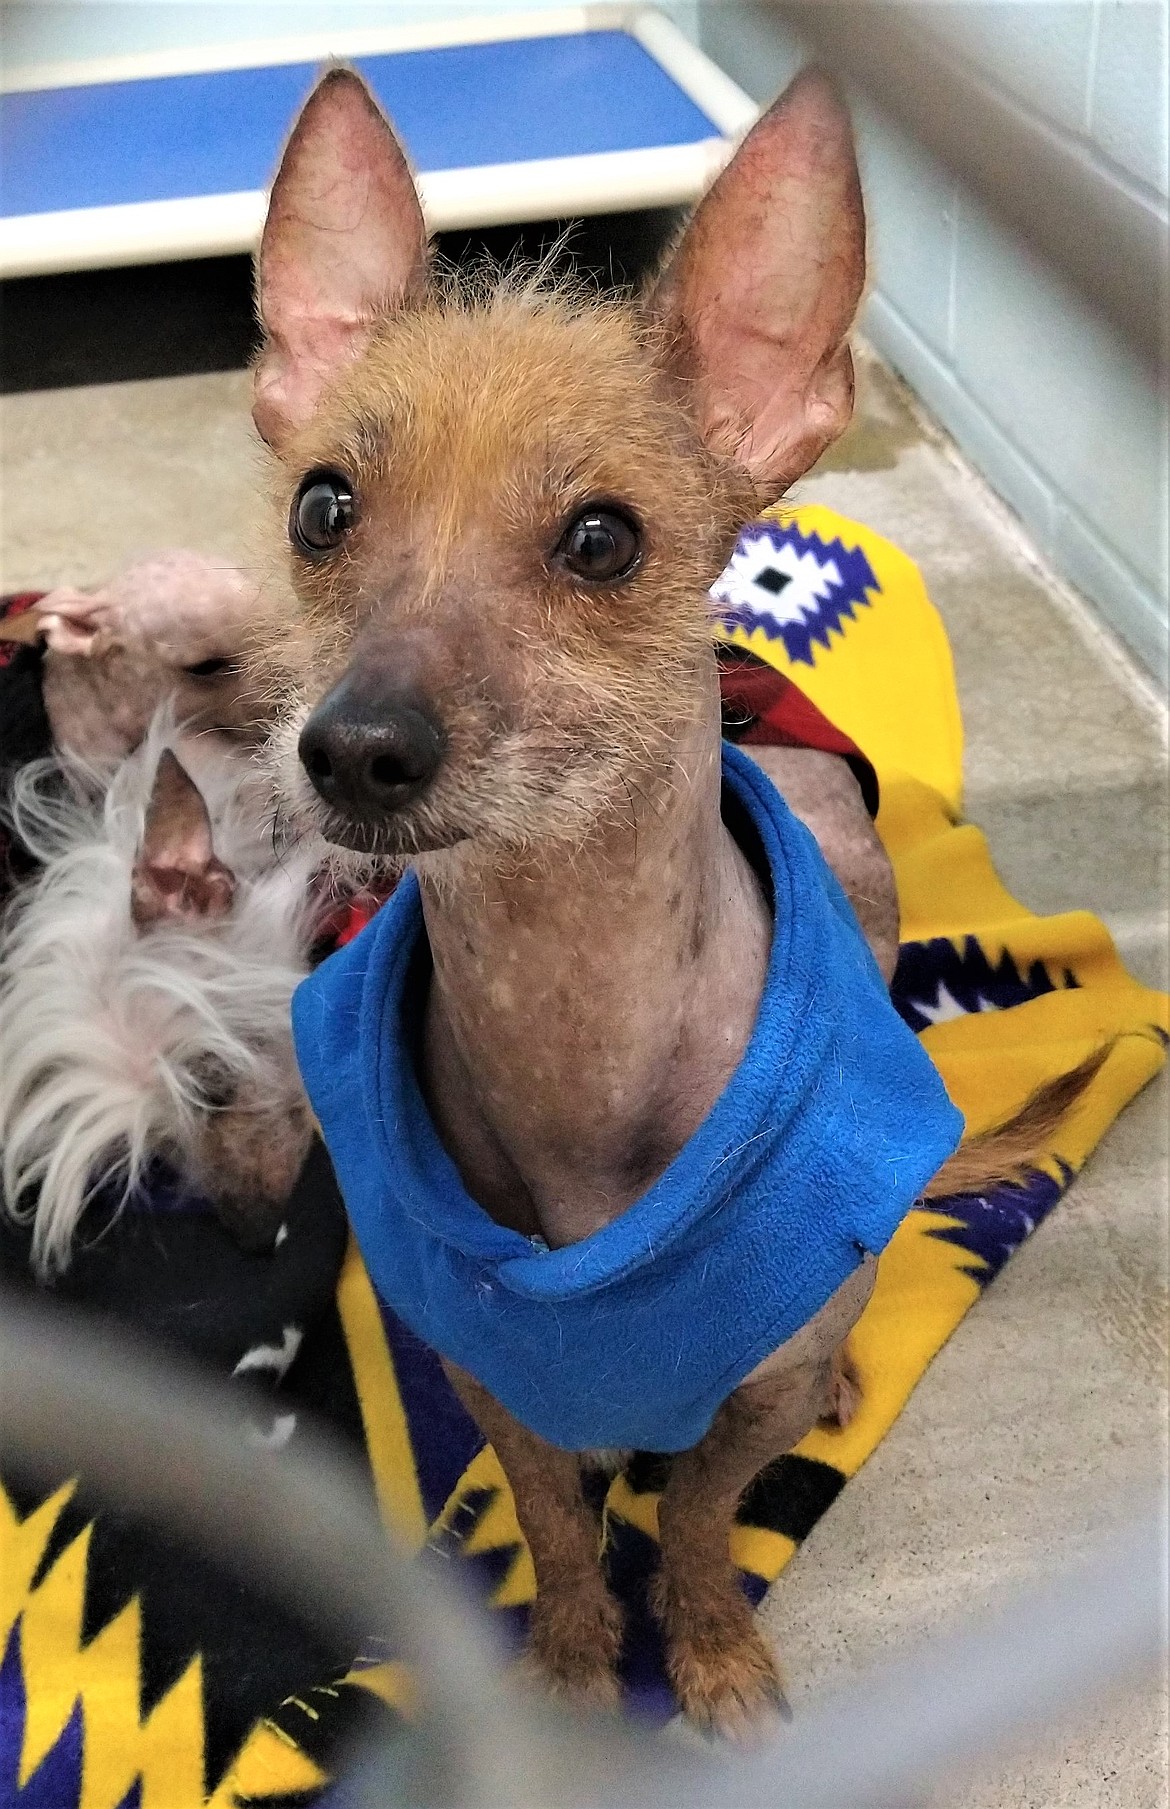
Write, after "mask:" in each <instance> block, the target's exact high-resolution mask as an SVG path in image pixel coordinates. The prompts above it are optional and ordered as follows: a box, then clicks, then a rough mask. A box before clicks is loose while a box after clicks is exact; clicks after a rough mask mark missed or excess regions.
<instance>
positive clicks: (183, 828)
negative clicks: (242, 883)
mask: <svg viewBox="0 0 1170 1809" xmlns="http://www.w3.org/2000/svg"><path fill="white" fill-rule="evenodd" d="M235 890H236V878H235V874H234V873H233V872H232V871H231V868H230V867H225V866H224V864H223V862H222V861H221V860H219V859H217V857H216V853H215V848H214V845H213V843H212V834H211V818H210V816H209V815H208V812H207V805H206V804H205V803H204V801H203V794H202V792H201V791H200V790H199V787H198V786H197V785H196V783H195V781H194V779H192V778H191V776H190V774H189V773H188V772H187V769H186V768H185V767H184V766H182V765H181V764H180V762H179V761H178V760H177V759H176V758H175V755H174V754H172V752H171V750H170V748H164V749H163V752H162V754H161V755H160V756H159V762H158V767H157V768H156V770H155V775H154V785H153V787H152V789H151V793H150V802H149V803H148V804H147V807H146V823H145V825H144V828H143V832H142V841H141V844H140V845H139V849H138V852H137V854H136V855H135V857H134V869H133V872H132V874H131V879H130V915H131V917H132V918H133V920H134V925H135V928H136V929H140V930H145V929H149V928H150V927H151V926H152V925H153V924H156V923H162V922H171V923H195V922H208V921H211V920H214V919H216V918H223V917H226V916H227V914H228V912H229V911H230V910H231V908H232V899H233V898H234V897H235Z"/></svg>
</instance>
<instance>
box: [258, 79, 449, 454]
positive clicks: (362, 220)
mask: <svg viewBox="0 0 1170 1809" xmlns="http://www.w3.org/2000/svg"><path fill="white" fill-rule="evenodd" d="M426 272H427V235H426V226H425V223H424V221H423V215H422V208H421V207H420V206H419V200H418V192H417V190H416V188H415V184H414V177H413V176H412V175H411V172H410V166H409V164H408V163H407V161H406V158H405V156H404V154H403V151H402V148H401V146H400V145H399V143H398V140H397V139H396V138H395V136H394V133H393V131H392V130H391V128H390V125H389V123H388V121H387V119H386V117H385V115H384V114H383V112H382V111H381V108H380V107H379V106H378V103H377V101H376V100H375V99H374V97H373V95H372V94H371V93H370V91H369V89H368V88H367V87H366V85H365V83H364V82H363V81H362V79H361V77H360V76H359V75H356V74H354V72H353V71H352V70H349V69H332V70H330V71H329V73H328V74H327V75H326V76H324V77H322V79H321V81H320V82H319V83H318V84H317V86H316V88H315V89H314V90H313V92H312V94H311V95H310V96H309V98H308V100H307V101H306V102H305V105H304V108H303V110H302V112H301V115H300V118H299V119H298V120H297V123H296V125H295V126H294V127H293V131H292V136H291V138H290V139H289V141H288V145H287V147H286V149H285V153H284V157H283V158H282V160H281V165H280V169H279V171H278V173H277V177H276V181H275V183H274V185H273V189H272V195H271V199H270V200H269V204H268V219H267V221H266V223H265V227H264V235H263V238H262V239H261V242H260V252H259V256H258V259H257V277H256V288H257V306H258V310H259V314H260V324H261V326H262V327H263V329H264V346H263V349H262V350H261V353H260V357H259V359H258V361H257V365H256V388H255V397H254V401H253V407H252V416H253V419H254V420H255V422H256V426H257V428H258V430H259V432H260V434H261V437H262V438H263V439H265V440H267V441H268V443H269V444H270V445H272V446H279V445H280V444H281V442H282V441H283V440H285V439H287V438H288V436H289V435H290V434H293V433H295V432H296V431H297V430H298V428H301V427H303V426H304V425H305V423H306V422H307V421H308V420H310V419H311V417H312V415H313V413H314V411H315V409H316V407H317V403H318V400H319V399H320V396H321V392H322V390H323V389H324V388H325V387H326V385H327V384H328V383H329V381H330V379H331V378H332V377H333V376H334V374H335V373H336V371H337V370H338V368H339V367H340V366H341V365H343V364H345V363H346V362H347V360H349V359H351V358H353V357H355V356H356V355H357V354H358V353H359V352H360V351H361V350H362V348H363V346H364V345H365V343H366V341H367V339H368V338H369V333H370V328H371V326H372V324H373V322H374V321H375V320H376V319H377V317H378V315H379V314H381V313H383V312H384V311H385V310H386V309H387V308H392V307H397V306H399V305H400V304H401V303H402V302H403V301H406V300H409V299H410V297H412V296H413V295H416V294H418V293H419V292H420V291H421V290H422V288H423V286H424V284H425V282H426Z"/></svg>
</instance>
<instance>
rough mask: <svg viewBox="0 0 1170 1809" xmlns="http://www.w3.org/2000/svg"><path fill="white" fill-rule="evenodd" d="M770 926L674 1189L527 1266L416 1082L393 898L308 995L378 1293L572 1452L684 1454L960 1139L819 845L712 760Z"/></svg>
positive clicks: (771, 800) (728, 763)
mask: <svg viewBox="0 0 1170 1809" xmlns="http://www.w3.org/2000/svg"><path fill="white" fill-rule="evenodd" d="M723 770H724V788H725V798H726V799H729V800H731V801H732V803H733V805H738V807H739V808H740V809H741V810H742V811H744V812H746V813H747V816H748V817H749V818H750V820H751V824H752V826H753V828H754V830H755V832H756V834H757V835H758V837H759V841H760V845H761V847H762V849H763V854H764V857H765V859H766V861H767V867H768V871H769V873H770V876H771V882H772V890H773V895H774V900H775V927H774V933H773V941H772V950H771V955H770V959H769V964H768V971H767V978H766V983H765V987H764V993H763V997H762V999H761V1002H760V1007H759V1012H758V1016H757V1020H756V1024H755V1028H754V1030H753V1032H752V1036H751V1039H750V1041H749V1043H748V1047H747V1049H746V1051H745V1053H744V1056H743V1060H742V1061H741V1063H740V1065H739V1067H738V1068H737V1069H736V1072H735V1073H734V1075H733V1076H732V1078H731V1080H730V1082H729V1084H728V1086H727V1088H726V1090H725V1091H724V1093H723V1094H722V1095H721V1097H720V1098H719V1099H718V1100H717V1101H716V1103H715V1105H714V1107H713V1108H712V1110H711V1112H710V1113H709V1115H708V1116H707V1118H706V1119H705V1120H704V1121H703V1123H702V1124H701V1125H700V1126H699V1128H698V1130H697V1131H696V1132H695V1134H694V1136H693V1137H692V1138H691V1139H690V1141H689V1142H688V1143H687V1144H686V1146H685V1147H684V1148H683V1149H682V1150H681V1151H680V1152H679V1154H678V1156H677V1157H676V1158H675V1160H674V1161H673V1162H672V1163H671V1165H670V1167H669V1168H668V1169H667V1170H666V1171H665V1173H664V1174H663V1175H662V1176H660V1178H659V1179H658V1180H657V1181H656V1182H655V1183H654V1185H653V1186H652V1187H651V1188H650V1189H649V1190H648V1191H647V1192H646V1193H645V1194H644V1195H643V1196H642V1198H641V1199H640V1200H638V1201H637V1202H636V1203H635V1204H634V1205H633V1206H631V1207H630V1208H629V1210H628V1211H626V1212H624V1213H623V1214H622V1215H621V1216H620V1217H619V1218H617V1219H615V1220H614V1221H613V1223H612V1224H610V1225H607V1226H606V1227H605V1228H604V1229H603V1230H601V1231H599V1232H596V1233H595V1234H594V1235H593V1236H592V1237H589V1238H586V1239H585V1240H583V1241H582V1242H581V1243H577V1244H571V1245H568V1246H566V1247H565V1248H563V1249H560V1250H553V1251H538V1250H537V1249H535V1248H534V1246H533V1244H532V1242H531V1241H530V1240H529V1239H528V1238H526V1237H523V1236H522V1235H521V1234H520V1233H519V1232H516V1231H511V1230H508V1229H506V1228H505V1227H503V1226H500V1225H497V1224H496V1223H495V1222H494V1221H493V1220H492V1219H491V1218H489V1217H488V1215H487V1213H486V1212H484V1211H483V1209H482V1208H481V1207H480V1206H478V1205H477V1204H476V1203H475V1201H474V1200H472V1199H471V1198H470V1196H469V1195H468V1193H467V1191H466V1189H465V1188H464V1186H463V1184H462V1181H461V1179H460V1177H459V1174H458V1172H457V1170H456V1168H455V1166H454V1164H453V1163H452V1161H451V1159H450V1158H449V1156H448V1155H447V1153H446V1151H445V1150H444V1149H443V1147H442V1145H441V1143H440V1141H439V1138H438V1135H437V1133H436V1131H435V1128H434V1125H433V1123H432V1121H431V1117H430V1114H429V1112H428V1111H427V1108H426V1105H425V1103H424V1101H423V1098H422V1094H421V1091H420V1089H419V1085H418V1079H417V1074H416V1066H415V1053H414V1051H415V1047H416V1042H417V1035H418V1025H419V1022H420V1008H421V1003H422V1000H423V999H424V998H425V984H426V976H427V973H428V972H429V954H428V951H427V946H426V936H425V931H424V927H423V918H422V906H421V902H420V897H419V889H418V883H417V880H416V879H415V877H414V875H413V874H408V875H407V877H406V878H405V879H404V880H403V881H402V883H401V884H400V885H399V887H398V889H397V890H396V891H395V893H394V894H393V896H392V897H391V898H390V900H389V901H388V902H387V904H386V905H384V906H383V908H382V910H381V911H380V912H379V913H378V915H377V916H376V917H375V918H374V920H373V921H372V922H371V923H370V924H369V925H368V927H367V928H366V929H365V930H363V932H362V933H361V935H359V936H358V937H357V938H356V939H355V940H354V941H353V942H351V943H350V944H348V946H347V947H345V948H343V949H341V950H340V951H339V952H338V953H337V954H335V955H333V956H332V957H331V958H330V959H329V960H328V961H326V962H325V963H324V964H323V965H322V966H321V967H320V968H318V969H317V971H316V973H314V974H312V975H311V976H310V977H309V979H307V980H306V981H304V983H303V984H302V985H301V987H300V988H299V989H298V991H297V994H296V997H295V999H294V1005H293V1025H294V1031H295V1035H296V1044H297V1054H298V1058H299V1060H300V1064H301V1071H302V1074H303V1076H304V1079H305V1084H306V1087H307V1089H308V1092H309V1097H310V1099H311V1101H312V1103H313V1107H314V1109H315V1111H316V1113H317V1116H318V1119H319V1121H320V1124H321V1128H322V1130H323V1132H324V1136H325V1140H326V1143H327V1144H328V1146H329V1150H330V1154H331V1155H332V1157H333V1162H334V1167H335V1168H336V1171H337V1177H338V1180H339V1182H340V1185H341V1190H342V1193H343V1194H344V1196H345V1201H346V1205H347V1207H348V1209H349V1213H350V1217H351V1219H352V1221H353V1226H354V1230H355V1233H356V1235H357V1239H358V1243H359V1245H360V1247H361V1250H362V1254H363V1256H364V1258H365V1261H366V1265H367V1267H368V1269H369V1272H370V1275H371V1277H372V1279H373V1281H374V1284H375V1286H376V1288H377V1290H378V1292H379V1294H380V1295H381V1296H382V1298H383V1299H384V1300H385V1301H386V1302H387V1304H388V1305H389V1306H390V1307H391V1308H392V1309H393V1310H394V1312H395V1313H397V1314H398V1316H399V1317H400V1318H401V1319H403V1320H404V1321H405V1322H406V1324H407V1325H408V1326H410V1328H411V1329H412V1330H413V1331H414V1332H415V1333H417V1335H418V1336H419V1337H420V1338H422V1339H423V1340H424V1341H425V1342H426V1343H428V1344H430V1345H432V1346H433V1347H434V1348H435V1349H436V1350H438V1351H439V1352H440V1353H441V1354H443V1355H444V1356H446V1357H448V1358H450V1359H451V1360H452V1361H454V1362H456V1363H459V1364H461V1365H462V1366H463V1367H464V1368H466V1369H467V1370H469V1371H470V1372H471V1373H472V1374H473V1375H475V1376H476V1377H477V1378H478V1379H479V1381H480V1382H481V1383H483V1385H484V1386H485V1387H487V1388H488V1389H489V1390H490V1391H491V1392H492V1393H493V1394H494V1395H495V1396H496V1398H497V1399H498V1400H500V1401H501V1402H502V1403H503V1404H504V1405H505V1406H506V1407H507V1408H508V1409H509V1410H510V1411H511V1412H512V1413H513V1414H514V1415H515V1416H516V1417H517V1418H518V1419H520V1420H522V1421H523V1422H524V1423H525V1424H527V1425H528V1426H530V1427H531V1428H532V1429H533V1430H534V1431H536V1432H538V1433H540V1434H541V1435H542V1436H543V1437H545V1438H547V1439H549V1440H550V1441H551V1442H552V1443H554V1444H558V1445H561V1446H563V1447H565V1448H567V1449H577V1450H580V1449H587V1448H590V1447H601V1446H624V1447H635V1448H641V1449H648V1450H657V1451H676V1450H683V1449H686V1448H687V1447H689V1446H690V1445H693V1444H694V1443H696V1442H697V1440H698V1439H699V1438H701V1437H702V1435H703V1433H704V1432H705V1431H706V1429H707V1427H708V1426H709V1424H710V1422H711V1419H712V1417H713V1416H714V1414H715V1412H716V1410H717V1408H718V1407H719V1406H720V1404H721V1403H722V1401H723V1400H725V1399H726V1397H727V1395H728V1394H729V1393H730V1392H731V1391H732V1390H733V1389H734V1388H735V1387H736V1386H737V1385H738V1383H739V1382H741V1381H742V1380H743V1378H744V1377H745V1376H746V1375H747V1374H748V1373H749V1371H750V1370H752V1369H753V1368H754V1367H755V1366H756V1364H757V1363H759V1362H760V1361H761V1360H762V1359H763V1358H764V1357H765V1356H767V1355H768V1354H769V1352H771V1351H773V1350H775V1349H776V1348H777V1347H778V1346H779V1345H781V1344H783V1343H784V1341H785V1340H786V1339H787V1338H789V1337H791V1336H792V1334H793V1333H794V1332H796V1331H798V1330H799V1328H800V1327H801V1326H802V1325H804V1324H806V1323H807V1321H808V1320H809V1319H811V1318H812V1316H813V1314H814V1313H816V1312H817V1311H818V1310H819V1309H820V1307H822V1306H823V1305H824V1304H825V1302H826V1301H827V1300H828V1299H829V1297H830V1295H832V1294H833V1293H834V1292H835V1291H836V1289H837V1288H838V1287H839V1286H840V1285H841V1283H842V1282H843V1281H845V1280H846V1278H847V1277H848V1276H849V1274H850V1273H851V1272H852V1271H853V1270H854V1269H855V1268H856V1267H857V1265H858V1264H859V1262H860V1261H861V1260H862V1258H863V1256H864V1255H865V1254H867V1253H869V1252H873V1253H876V1252H878V1251H880V1250H882V1249H883V1248H884V1247H885V1245H886V1243H887V1242H888V1240H889V1238H890V1237H891V1235H892V1234H893V1231H894V1229H895V1228H896V1226H897V1225H898V1223H899V1222H900V1220H901V1219H902V1218H903V1216H904V1215H905V1213H906V1211H907V1210H908V1208H909V1207H910V1206H911V1205H912V1204H913V1202H914V1200H915V1199H916V1198H917V1197H918V1195H919V1193H920V1191H921V1189H922V1188H923V1187H924V1186H925V1184H926V1182H927V1181H928V1180H929V1179H930V1178H931V1177H932V1176H933V1175H934V1174H935V1172H936V1171H937V1169H938V1168H939V1167H940V1166H941V1164H942V1162H943V1161H944V1160H945V1159H946V1157H947V1156H948V1155H949V1154H950V1153H951V1151H952V1150H953V1149H954V1148H955V1146H956V1144H957V1143H958V1141H959V1137H960V1135H961V1132H962V1123H963V1121H962V1118H961V1116H960V1114H959V1113H958V1112H957V1111H956V1110H955V1108H954V1106H953V1105H952V1104H951V1103H950V1101H949V1100H948V1098H947V1096H946V1093H945V1091H944V1089H943V1085H942V1081H941V1079H940V1077H939V1075H938V1072H937V1070H936V1069H935V1068H934V1066H933V1064H932V1063H931V1061H930V1058H929V1057H928V1056H927V1054H926V1052H925V1050H924V1049H923V1048H922V1046H921V1044H920V1043H919V1042H918V1039H917V1038H916V1037H915V1036H914V1035H913V1033H912V1032H911V1031H910V1030H908V1029H907V1028H906V1026H905V1025H904V1024H903V1023H902V1021H901V1019H900V1018H899V1017H898V1015H897V1013H896V1012H895V1010H894V1008H893V1006H892V1005H891V1004H890V1001H889V995H888V993H887V990H886V987H885V984H884V982H883V981H882V978H881V975H880V973H879V972H878V970H877V967H876V965H875V964H874V961H873V958H872V956H871V954H870V952H869V949H868V947H867V945H866V943H865V941H864V938H863V936H862V934H861V931H860V929H859V927H858V924H857V920H856V918H855V916H854V914H853V911H852V909H851V907H850V905H849V903H848V901H847V900H846V898H845V895H844V893H843V892H842V891H841V888H840V887H839V885H838V884H837V882H836V880H835V879H834V878H833V875H832V874H831V872H830V871H829V869H828V867H827V866H826V864H825V862H824V860H823V858H822V857H821V854H820V851H819V849H818V848H817V846H816V843H815V841H814V840H813V838H812V836H811V835H810V834H809V833H808V831H807V830H806V829H805V828H804V827H803V825H802V824H800V823H799V822H798V821H797V820H796V818H795V817H794V816H793V815H792V813H791V812H790V811H789V810H788V808H787V806H786V805H785V804H784V802H783V800H782V799H781V797H780V795H779V793H778V792H777V791H776V789H775V787H774V786H773V785H772V784H771V782H770V781H769V780H768V779H767V777H766V776H765V775H764V774H763V773H762V772H761V771H760V769H759V767H757V766H756V765H755V763H754V762H753V761H751V760H749V759H748V758H747V757H746V756H745V755H743V754H741V753H739V752H738V751H737V750H736V749H735V748H733V747H728V746H725V747H724V750H723Z"/></svg>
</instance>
